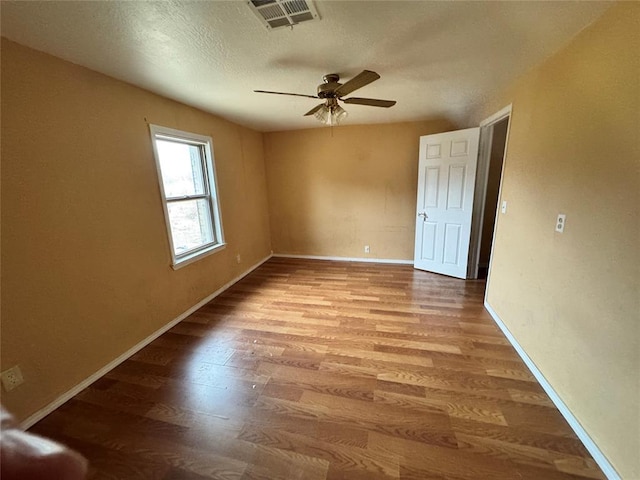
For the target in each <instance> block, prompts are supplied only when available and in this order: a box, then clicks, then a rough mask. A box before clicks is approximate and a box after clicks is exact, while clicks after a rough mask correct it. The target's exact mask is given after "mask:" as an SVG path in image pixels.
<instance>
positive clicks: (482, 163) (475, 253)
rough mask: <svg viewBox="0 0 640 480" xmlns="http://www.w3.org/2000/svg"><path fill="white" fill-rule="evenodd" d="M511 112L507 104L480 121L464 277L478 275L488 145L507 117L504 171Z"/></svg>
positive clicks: (487, 177) (488, 160) (498, 210)
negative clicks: (474, 188)
mask: <svg viewBox="0 0 640 480" xmlns="http://www.w3.org/2000/svg"><path fill="white" fill-rule="evenodd" d="M511 112H512V104H509V105H507V106H506V107H504V108H503V109H501V110H500V111H498V112H496V113H494V114H493V115H491V116H489V117H487V118H485V119H484V120H482V121H481V122H480V125H479V126H480V149H479V152H478V170H477V174H476V195H475V199H474V204H473V220H472V223H471V245H470V247H469V267H468V270H467V278H478V261H479V257H480V243H481V239H482V226H483V224H484V209H485V205H486V196H487V182H488V180H489V166H490V163H491V161H490V160H491V148H492V146H493V126H494V125H495V124H496V123H498V122H501V121H502V120H504V119H505V118H509V123H508V124H507V136H506V139H505V144H504V154H503V157H502V171H503V172H504V167H505V163H504V162H505V160H506V158H507V145H508V144H509V131H510V129H511ZM503 177H504V176H503V175H502V173H501V174H500V188H499V190H498V204H497V207H496V208H497V211H496V216H495V222H494V224H493V232H494V235H495V231H496V225H497V223H498V215H499V212H500V199H501V198H502V179H503ZM494 245H495V243H494V242H492V243H491V256H490V258H489V271H488V273H487V286H488V285H489V277H490V275H491V263H492V260H493V247H494Z"/></svg>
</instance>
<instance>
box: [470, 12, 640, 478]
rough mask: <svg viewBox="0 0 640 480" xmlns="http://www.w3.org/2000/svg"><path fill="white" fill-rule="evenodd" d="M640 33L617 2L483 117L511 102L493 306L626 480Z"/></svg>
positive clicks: (635, 346) (638, 215) (635, 337)
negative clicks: (557, 228)
mask: <svg viewBox="0 0 640 480" xmlns="http://www.w3.org/2000/svg"><path fill="white" fill-rule="evenodd" d="M638 25H640V4H637V3H626V4H620V5H617V6H615V7H613V8H612V9H610V10H608V11H607V12H606V13H605V14H604V15H603V17H602V18H601V19H600V20H598V21H597V22H596V23H594V24H593V25H592V26H591V27H589V28H587V29H586V30H584V31H583V32H582V33H581V34H580V35H579V36H578V37H576V39H575V40H574V41H573V42H572V43H571V44H570V45H569V46H568V47H567V48H565V49H563V50H562V51H561V52H559V53H558V54H556V55H554V56H553V57H552V58H550V59H549V60H548V61H546V62H545V63H544V64H543V65H542V66H540V67H539V68H536V69H534V70H533V71H531V72H530V73H528V74H527V75H526V76H525V77H524V78H523V79H522V80H521V81H519V82H517V83H516V84H515V85H514V86H513V87H512V88H510V89H509V90H508V91H506V92H503V93H502V94H501V95H500V96H498V97H497V98H496V99H495V100H494V101H492V102H491V103H490V104H488V105H486V106H485V107H484V108H483V111H482V112H479V114H478V116H477V118H476V119H475V121H476V123H477V121H478V120H479V119H481V118H483V117H487V116H488V115H490V114H491V113H493V112H495V111H498V110H499V109H500V108H501V107H503V106H504V105H506V104H509V103H511V102H513V116H512V124H511V130H510V138H509V144H508V151H507V159H506V162H505V177H504V185H503V192H502V199H503V200H507V201H508V213H507V214H506V215H500V216H499V220H498V228H497V233H496V239H495V242H496V245H495V250H494V258H493V268H492V271H491V274H490V283H489V292H488V300H489V303H490V305H491V306H492V307H493V308H494V309H495V311H496V312H497V313H498V315H499V316H500V318H501V319H502V320H503V321H504V322H505V323H506V325H507V326H508V328H509V329H510V331H511V332H512V333H513V334H514V336H515V337H516V338H517V340H518V342H519V343H520V344H521V345H522V346H523V347H524V349H525V350H526V352H527V353H528V354H529V356H530V357H531V359H532V360H533V361H534V362H535V363H536V365H537V366H538V367H539V368H540V370H541V371H542V373H543V374H544V376H545V377H546V378H547V379H548V381H549V382H550V383H551V385H552V386H553V388H554V389H555V390H556V391H557V392H558V394H559V395H560V396H561V398H562V399H563V400H564V402H565V403H566V404H567V405H568V407H569V408H570V409H571V411H572V412H573V413H574V414H575V416H576V417H577V419H578V420H579V421H580V423H581V424H582V425H583V426H584V427H585V429H586V430H587V431H588V432H589V434H590V435H591V437H592V438H593V440H594V441H595V442H596V444H597V445H598V446H599V447H600V448H601V450H602V451H603V452H604V454H605V455H606V456H607V457H608V458H609V460H610V461H611V462H612V463H613V465H614V467H615V468H616V469H617V470H618V471H619V473H620V474H621V475H622V477H623V478H625V479H632V478H640V456H638V452H640V431H639V430H640V358H639V352H640V332H639V326H640V303H639V302H640V300H639V299H640V283H639V282H640V228H639V225H640V223H639V219H640V195H639V192H640V179H639V168H640V148H639V143H638V138H639V133H640V117H639V115H640V114H639V112H640V104H639V101H638V95H639V87H638V85H639V80H640V78H639V76H640V65H639V59H640V56H639V55H638V52H640V42H639V36H638V35H639V33H638V32H639V31H640V30H639V29H638ZM558 213H565V214H566V215H567V221H566V228H565V232H564V234H558V233H555V232H554V225H555V219H556V215H557V214H558Z"/></svg>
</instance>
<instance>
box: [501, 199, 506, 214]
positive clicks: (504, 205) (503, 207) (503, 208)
mask: <svg viewBox="0 0 640 480" xmlns="http://www.w3.org/2000/svg"><path fill="white" fill-rule="evenodd" d="M500 211H501V212H502V213H507V201H506V200H503V201H502V207H500Z"/></svg>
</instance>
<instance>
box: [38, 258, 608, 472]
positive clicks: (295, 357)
mask: <svg viewBox="0 0 640 480" xmlns="http://www.w3.org/2000/svg"><path fill="white" fill-rule="evenodd" d="M483 292H484V282H480V281H475V282H474V281H468V282H465V281H463V280H457V279H451V278H447V277H442V276H439V275H434V274H429V273H426V272H420V271H415V270H413V268H412V267H410V266H396V265H380V264H376V265H374V264H364V263H338V262H327V261H312V260H293V259H276V258H274V259H271V260H270V261H268V262H267V263H266V264H264V265H263V266H262V267H260V268H259V269H258V270H256V271H255V272H254V273H252V274H250V275H249V276H248V277H246V278H245V279H244V280H242V281H241V282H239V283H237V284H236V285H234V286H233V287H232V288H230V289H229V290H227V291H226V292H225V293H224V294H222V295H221V296H219V297H218V298H216V299H215V300H214V301H212V302H211V303H209V304H208V305H206V306H205V307H203V308H201V309H200V310H198V311H197V312H196V313H194V314H193V315H191V316H190V317H189V318H187V319H186V320H184V321H183V322H181V323H180V324H178V325H177V326H175V327H174V328H173V329H171V330H170V331H169V332H167V333H165V334H164V335H162V336H161V337H159V338H158V339H157V340H156V341H154V342H153V343H152V344H151V345H149V346H148V347H146V348H144V349H143V350H141V351H140V352H139V353H138V354H136V355H134V356H133V357H132V358H131V359H129V360H127V361H125V362H124V363H122V364H121V365H120V366H118V367H117V368H116V369H114V370H112V371H111V372H110V373H108V374H107V375H106V376H105V377H104V378H102V379H101V380H99V381H97V382H96V383H94V384H93V385H91V386H90V387H89V388H87V389H86V390H84V391H83V392H81V393H80V394H79V395H77V396H76V397H74V398H73V399H72V400H70V401H69V402H67V403H66V404H65V405H63V406H62V407H61V408H59V409H58V410H57V411H55V412H54V413H52V414H51V415H49V416H48V417H47V418H45V419H44V420H42V421H41V422H39V423H38V424H37V425H35V426H34V427H33V428H32V431H33V432H35V433H40V434H43V435H47V436H50V437H53V438H55V439H58V440H60V441H62V442H63V443H66V444H68V445H70V446H71V447H73V448H75V449H77V450H78V451H80V452H81V453H82V454H84V455H85V456H86V457H87V458H88V459H89V461H90V463H91V472H90V478H94V479H107V478H109V479H137V478H140V479H164V480H175V479H189V480H191V479H193V480H195V479H205V478H216V479H243V480H249V479H256V480H257V479H269V480H273V479H283V480H293V479H300V480H315V479H335V480H338V479H344V480H365V479H366V480H383V479H384V480H388V479H402V480H409V479H421V480H427V479H428V480H436V479H437V480H443V479H447V480H461V479H477V478H480V479H524V480H569V479H574V480H576V479H582V478H594V479H601V478H604V476H603V474H602V472H601V471H600V470H599V468H598V467H597V465H596V464H595V462H594V461H593V460H592V459H591V457H590V456H589V454H588V452H587V451H586V450H585V448H584V447H583V446H582V444H581V443H580V441H579V440H578V439H577V438H576V436H575V434H574V433H573V431H572V430H571V429H570V427H569V426H568V425H567V423H566V422H565V420H564V419H563V418H562V416H561V415H560V413H559V412H558V411H557V410H556V408H555V407H554V406H553V404H552V403H551V402H550V400H549V399H548V397H547V396H546V394H545V393H544V391H543V390H542V388H541V387H540V386H539V385H538V383H537V382H536V381H535V379H534V378H533V377H532V375H531V374H530V373H529V371H528V370H527V368H526V367H525V365H524V364H523V363H522V361H521V360H520V358H519V357H518V355H517V354H516V352H515V350H514V349H513V348H512V347H511V346H510V345H509V343H508V342H507V340H506V338H505V337H504V336H503V334H502V333H501V332H500V331H499V330H498V328H497V327H496V326H495V324H494V323H493V320H492V319H491V318H490V317H489V315H488V314H487V313H486V312H485V311H484V309H483V306H482V299H483Z"/></svg>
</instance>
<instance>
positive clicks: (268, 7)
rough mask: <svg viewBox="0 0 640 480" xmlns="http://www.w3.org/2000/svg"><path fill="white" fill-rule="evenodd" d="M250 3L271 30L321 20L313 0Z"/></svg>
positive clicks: (257, 1) (268, 0) (267, 0)
mask: <svg viewBox="0 0 640 480" xmlns="http://www.w3.org/2000/svg"><path fill="white" fill-rule="evenodd" d="M248 4H249V8H251V10H253V12H254V13H255V14H256V16H257V17H258V19H259V20H260V21H261V22H262V24H263V25H265V26H266V27H267V28H268V29H269V30H271V29H274V28H280V27H290V26H293V25H296V24H298V23H301V22H308V21H309V20H320V17H319V16H318V12H317V11H316V9H315V7H314V6H313V4H312V3H311V0H249V2H248Z"/></svg>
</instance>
